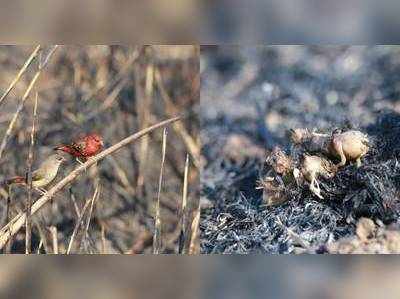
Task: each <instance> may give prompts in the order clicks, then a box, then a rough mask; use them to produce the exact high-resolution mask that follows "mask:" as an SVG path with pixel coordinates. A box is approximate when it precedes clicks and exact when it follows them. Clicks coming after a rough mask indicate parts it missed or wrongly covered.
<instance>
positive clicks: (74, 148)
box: [54, 133, 104, 161]
mask: <svg viewBox="0 0 400 299" xmlns="http://www.w3.org/2000/svg"><path fill="white" fill-rule="evenodd" d="M103 146H104V143H103V138H101V136H100V135H98V134H96V133H92V134H89V135H86V136H82V137H79V138H78V139H77V140H75V141H74V142H72V143H71V144H61V145H58V146H56V147H55V148H54V150H58V151H63V152H66V153H68V154H70V155H71V156H73V157H75V158H77V159H80V160H83V161H86V160H87V158H90V157H92V156H95V155H97V154H98V153H99V152H100V151H101V150H102V148H103Z"/></svg>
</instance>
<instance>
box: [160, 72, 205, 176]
mask: <svg viewBox="0 0 400 299" xmlns="http://www.w3.org/2000/svg"><path fill="white" fill-rule="evenodd" d="M154 77H155V79H156V83H157V87H158V90H159V91H160V94H161V97H162V99H163V101H164V103H165V108H166V112H167V115H168V116H171V115H176V114H177V112H178V111H177V109H176V108H175V105H174V104H173V102H172V100H171V98H170V96H169V95H168V93H167V91H166V90H165V86H164V83H163V80H162V77H161V74H160V71H159V70H158V69H156V71H155V74H154ZM173 128H174V130H175V132H177V133H178V135H179V136H181V138H182V140H183V142H184V144H185V145H186V148H187V150H188V151H189V153H190V155H191V156H192V159H193V164H194V165H195V166H196V167H197V168H198V169H199V168H200V160H199V159H200V146H199V142H198V141H196V140H195V139H193V138H192V137H191V136H190V134H189V133H188V131H187V130H186V129H185V127H184V126H183V124H182V123H175V124H174V125H173Z"/></svg>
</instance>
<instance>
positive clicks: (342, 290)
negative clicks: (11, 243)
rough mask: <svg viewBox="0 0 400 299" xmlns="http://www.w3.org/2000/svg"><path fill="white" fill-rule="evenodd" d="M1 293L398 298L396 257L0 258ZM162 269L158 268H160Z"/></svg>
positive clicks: (44, 298)
mask: <svg viewBox="0 0 400 299" xmlns="http://www.w3.org/2000/svg"><path fill="white" fill-rule="evenodd" d="M1 263H2V265H3V267H2V268H1V270H0V281H1V284H0V296H1V297H2V298H15V299H19V298H26V297H29V298H32V299H36V298H40V299H48V298H49V299H50V298H54V297H57V298H60V299H64V298H76V297H78V298H82V297H84V298H88V299H91V298H96V299H102V298H116V299H125V298H171V297H173V298H189V299H192V298H193V299H195V298H212V299H213V298H229V299H231V298H233V299H235V298H277V299H280V298H292V297H294V298H299V299H303V298H304V299H306V298H307V299H314V298H315V299H317V298H329V299H336V298H341V299H342V298H345V299H347V298H364V299H373V298H378V297H379V296H382V294H384V296H385V298H389V299H392V298H398V296H399V294H400V289H399V286H398V285H397V284H396V283H393V281H394V279H395V277H397V275H399V264H398V261H397V257H395V256H363V257H361V256H352V257H350V256H340V257H339V256H315V255H314V256H305V255H303V256H287V255H286V256H283V255H281V256H253V255H249V256H242V257H240V256H211V255H210V256H191V257H174V256H163V257H159V256H158V257H156V256H151V257H150V256H140V257H139V256H137V257H133V256H129V257H126V256H125V257H122V256H118V257H116V256H113V257H112V258H111V257H106V256H102V257H95V256H91V257H88V256H86V257H81V256H71V257H68V258H66V257H59V256H57V257H55V256H46V257H41V256H35V257H33V256H29V257H23V256H7V257H4V256H3V257H2V258H1ZM160 269H162V270H160Z"/></svg>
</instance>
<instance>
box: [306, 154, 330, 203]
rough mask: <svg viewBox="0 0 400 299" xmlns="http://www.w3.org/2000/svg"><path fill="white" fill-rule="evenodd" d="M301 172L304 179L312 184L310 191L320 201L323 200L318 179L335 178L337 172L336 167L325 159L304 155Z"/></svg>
mask: <svg viewBox="0 0 400 299" xmlns="http://www.w3.org/2000/svg"><path fill="white" fill-rule="evenodd" d="M300 172H301V174H302V176H303V177H304V179H306V180H307V181H308V182H309V183H310V191H311V192H312V193H314V194H315V195H316V196H317V197H319V198H320V199H323V197H322V195H321V189H320V187H319V183H318V177H319V176H323V177H325V178H331V177H333V175H334V174H335V172H336V167H335V165H334V164H333V163H331V162H330V161H329V160H327V159H325V158H322V157H319V156H311V155H307V154H304V155H303V159H302V163H301V168H300Z"/></svg>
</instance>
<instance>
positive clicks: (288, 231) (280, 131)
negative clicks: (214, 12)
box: [199, 45, 400, 254]
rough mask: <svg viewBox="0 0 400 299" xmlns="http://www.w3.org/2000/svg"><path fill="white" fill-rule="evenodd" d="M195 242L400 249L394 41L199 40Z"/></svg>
mask: <svg viewBox="0 0 400 299" xmlns="http://www.w3.org/2000/svg"><path fill="white" fill-rule="evenodd" d="M200 72H201V101H200V103H201V104H200V112H199V113H200V119H201V142H202V165H203V168H202V171H201V198H200V202H201V219H200V230H201V253H203V254H232V253H238V254H249V253H266V254H267V253H281V254H288V253H291V254H300V253H327V254H329V253H334V254H336V253H341V254H348V253H399V252H400V229H399V220H398V219H399V211H400V205H399V203H400V201H399V199H400V163H399V162H398V158H399V154H400V115H399V112H400V101H399V99H400V47H399V46H368V47H367V46H291V45H287V46H254V47H242V46H202V47H201V62H200Z"/></svg>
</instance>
